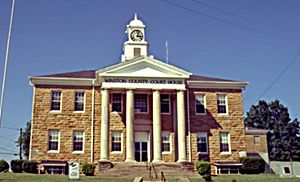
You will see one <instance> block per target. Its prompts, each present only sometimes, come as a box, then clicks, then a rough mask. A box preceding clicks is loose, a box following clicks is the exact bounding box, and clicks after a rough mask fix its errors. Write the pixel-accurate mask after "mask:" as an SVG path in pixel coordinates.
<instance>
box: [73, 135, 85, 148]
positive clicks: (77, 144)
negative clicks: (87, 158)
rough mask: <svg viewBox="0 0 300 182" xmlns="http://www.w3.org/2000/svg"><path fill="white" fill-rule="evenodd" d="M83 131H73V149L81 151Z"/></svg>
mask: <svg viewBox="0 0 300 182" xmlns="http://www.w3.org/2000/svg"><path fill="white" fill-rule="evenodd" d="M83 136H84V134H83V131H73V151H74V152H83Z"/></svg>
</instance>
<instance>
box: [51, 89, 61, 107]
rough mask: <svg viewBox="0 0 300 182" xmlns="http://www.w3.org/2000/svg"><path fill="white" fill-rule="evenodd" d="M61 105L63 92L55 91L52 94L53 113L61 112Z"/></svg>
mask: <svg viewBox="0 0 300 182" xmlns="http://www.w3.org/2000/svg"><path fill="white" fill-rule="evenodd" d="M60 103H61V92H60V91H53V92H51V111H60V105H61V104H60Z"/></svg>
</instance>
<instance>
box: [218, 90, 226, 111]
mask: <svg viewBox="0 0 300 182" xmlns="http://www.w3.org/2000/svg"><path fill="white" fill-rule="evenodd" d="M217 99H218V114H227V96H226V95H224V94H218V95H217Z"/></svg>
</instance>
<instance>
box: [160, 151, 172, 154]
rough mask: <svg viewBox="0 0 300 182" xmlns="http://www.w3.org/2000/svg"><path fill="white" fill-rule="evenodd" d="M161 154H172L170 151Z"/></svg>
mask: <svg viewBox="0 0 300 182" xmlns="http://www.w3.org/2000/svg"><path fill="white" fill-rule="evenodd" d="M162 154H172V152H171V151H164V152H162Z"/></svg>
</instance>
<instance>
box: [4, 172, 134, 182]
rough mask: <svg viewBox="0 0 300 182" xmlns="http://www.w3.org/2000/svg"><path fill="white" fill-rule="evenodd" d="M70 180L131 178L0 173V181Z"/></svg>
mask: <svg viewBox="0 0 300 182" xmlns="http://www.w3.org/2000/svg"><path fill="white" fill-rule="evenodd" d="M31 181H39V182H65V181H66V182H70V181H75V182H76V181H80V182H85V181H86V182H87V181H92V182H98V181H99V182H121V181H122V182H123V181H124V182H130V181H133V180H129V179H101V178H100V176H96V177H88V176H80V180H69V178H68V176H67V175H45V174H28V173H21V174H18V173H4V174H3V173H2V174H0V182H31Z"/></svg>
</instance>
